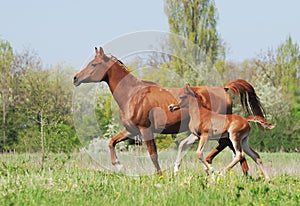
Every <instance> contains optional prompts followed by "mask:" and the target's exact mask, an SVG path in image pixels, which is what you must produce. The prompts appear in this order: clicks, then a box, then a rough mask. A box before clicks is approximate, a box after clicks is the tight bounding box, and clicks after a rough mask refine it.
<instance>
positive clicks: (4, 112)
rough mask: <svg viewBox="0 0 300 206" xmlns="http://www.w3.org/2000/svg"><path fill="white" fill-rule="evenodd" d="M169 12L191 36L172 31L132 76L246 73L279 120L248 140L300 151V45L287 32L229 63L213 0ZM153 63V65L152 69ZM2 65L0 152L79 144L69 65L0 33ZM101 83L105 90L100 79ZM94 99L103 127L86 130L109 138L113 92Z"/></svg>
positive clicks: (216, 78) (203, 77) (217, 79)
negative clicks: (272, 44) (18, 48)
mask: <svg viewBox="0 0 300 206" xmlns="http://www.w3.org/2000/svg"><path fill="white" fill-rule="evenodd" d="M165 13H166V15H167V16H168V18H169V25H170V31H171V32H172V33H174V34H176V35H179V36H181V37H183V38H184V39H185V40H187V41H179V40H178V38H177V39H176V37H175V36H174V37H173V36H170V38H169V39H168V40H167V41H165V42H162V43H161V44H162V45H161V46H162V47H164V48H167V49H169V51H170V52H169V54H175V55H168V54H158V55H155V56H151V57H150V58H149V61H148V62H147V66H146V68H147V69H146V70H145V71H143V72H136V73H134V72H133V73H134V74H135V76H137V78H142V79H147V80H150V81H155V82H156V83H158V84H160V85H162V86H169V87H181V86H183V84H184V83H185V82H186V81H188V82H189V83H190V84H192V85H222V84H225V83H227V82H229V81H231V80H234V79H245V80H246V81H249V82H250V83H251V84H252V85H253V86H254V88H255V90H256V92H257V94H258V96H259V97H260V100H261V101H262V104H263V106H264V108H265V110H266V114H267V118H268V120H269V121H271V122H273V123H275V124H276V127H275V129H273V130H272V131H269V132H261V131H259V130H258V129H253V130H252V133H251V138H250V145H252V146H253V147H254V148H257V149H259V150H262V151H272V152H273V151H287V152H291V151H294V150H295V149H300V90H299V88H300V49H299V45H298V44H297V43H296V42H293V40H292V38H291V37H289V36H288V37H287V39H286V41H284V42H282V43H281V44H280V45H278V47H277V48H275V49H274V50H268V51H265V52H263V53H261V54H260V55H259V56H257V57H255V58H252V59H249V60H245V61H243V62H228V61H226V50H227V48H226V46H225V44H224V42H223V40H222V39H221V37H220V34H219V33H218V31H217V29H216V28H217V20H218V19H217V16H218V15H217V9H216V7H215V5H214V1H213V0H191V1H183V0H167V1H165ZM187 42H188V43H187ZM199 48H200V49H199ZM160 55H161V56H160ZM182 57H184V58H182ZM141 62H145V61H144V60H143V61H138V60H136V61H135V62H132V63H131V64H128V65H127V66H128V68H129V69H132V70H136V69H137V68H140V67H143V65H142V63H141ZM149 65H150V66H152V67H153V68H154V69H155V70H152V71H147V70H149V69H148V68H149ZM0 71H1V74H0V107H1V110H0V115H1V127H0V151H17V152H38V151H42V152H43V153H44V152H66V153H70V152H72V151H74V150H75V149H78V148H80V147H82V144H81V143H82V142H81V141H80V140H79V138H78V136H77V135H76V131H75V128H74V123H73V116H72V98H73V91H74V87H73V85H72V82H71V80H72V77H73V75H74V73H75V71H74V69H72V67H69V66H66V65H56V66H52V67H51V68H45V67H44V66H43V64H42V62H41V60H40V59H39V58H38V55H36V54H35V53H33V52H31V51H26V50H25V51H22V52H20V53H18V52H14V51H13V48H12V47H11V45H10V43H9V42H7V41H5V40H1V39H0ZM170 71H171V72H170ZM176 78H177V79H176ZM100 87H101V91H104V90H105V91H107V87H105V86H104V85H103V84H101V86H100ZM233 98H234V99H235V104H234V105H235V108H234V113H237V114H240V115H245V113H244V112H243V111H242V110H241V108H240V107H239V106H238V105H240V103H239V102H238V101H239V98H236V97H233ZM95 102H96V104H95V116H96V118H97V122H98V126H99V128H100V130H101V132H102V133H101V134H94V133H93V132H92V131H89V125H90V124H89V122H90V119H89V117H87V118H86V119H82V121H83V124H84V125H86V130H85V131H83V132H85V134H86V135H87V136H89V137H90V139H93V138H97V137H98V136H100V135H101V137H104V138H111V137H112V136H113V135H114V134H115V133H116V132H117V131H119V129H120V128H121V127H122V126H121V125H120V123H119V121H118V112H117V106H116V105H115V103H114V100H113V99H112V96H111V94H110V93H109V92H104V93H100V94H99V95H97V98H96V100H95ZM81 132H82V131H81ZM157 140H158V141H157V143H158V147H159V148H163V147H165V146H166V145H169V144H170V143H172V141H173V139H172V138H171V137H170V136H168V137H167V138H166V137H165V136H163V135H158V137H157ZM84 145H85V142H84Z"/></svg>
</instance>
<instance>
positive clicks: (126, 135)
mask: <svg viewBox="0 0 300 206" xmlns="http://www.w3.org/2000/svg"><path fill="white" fill-rule="evenodd" d="M131 136H132V135H131V133H129V132H128V131H127V130H125V129H124V130H123V131H121V132H119V133H118V134H117V135H116V136H114V137H113V138H112V139H111V140H110V142H109V150H110V157H111V163H112V164H113V165H114V166H116V167H117V169H118V170H120V169H121V167H122V166H121V164H120V162H119V161H118V158H117V154H116V149H115V147H116V144H117V143H119V142H122V141H124V140H126V139H128V138H129V137H131Z"/></svg>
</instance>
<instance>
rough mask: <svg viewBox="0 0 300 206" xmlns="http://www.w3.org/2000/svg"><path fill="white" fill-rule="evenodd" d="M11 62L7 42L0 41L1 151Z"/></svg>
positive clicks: (4, 139) (5, 134) (4, 140)
mask: <svg viewBox="0 0 300 206" xmlns="http://www.w3.org/2000/svg"><path fill="white" fill-rule="evenodd" d="M12 61H13V50H12V47H11V45H10V43H9V42H8V41H5V40H1V39H0V97H1V100H0V102H1V105H2V128H1V130H2V138H1V142H0V149H1V150H3V149H4V147H5V146H6V143H7V142H6V141H7V108H8V106H9V101H10V98H9V96H10V92H11V89H10V86H11V76H10V74H11V72H10V71H11V63H12Z"/></svg>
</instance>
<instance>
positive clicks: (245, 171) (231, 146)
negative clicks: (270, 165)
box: [220, 138, 249, 176]
mask: <svg viewBox="0 0 300 206" xmlns="http://www.w3.org/2000/svg"><path fill="white" fill-rule="evenodd" d="M223 139H226V140H227V142H226V144H227V145H228V147H229V148H230V149H231V150H232V152H233V153H234V154H235V150H234V148H233V145H232V142H231V141H230V139H227V138H223ZM220 140H221V139H220ZM240 164H241V167H242V171H243V173H244V175H246V176H247V175H248V171H249V167H248V164H247V161H246V158H245V157H242V159H241V160H240Z"/></svg>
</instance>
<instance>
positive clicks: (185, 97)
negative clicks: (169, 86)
mask: <svg viewBox="0 0 300 206" xmlns="http://www.w3.org/2000/svg"><path fill="white" fill-rule="evenodd" d="M176 100H177V104H176V103H175V104H170V105H169V106H168V108H169V110H170V111H171V112H174V111H176V110H179V109H181V108H186V107H189V104H190V100H196V99H195V93H194V92H193V90H192V89H191V87H190V84H188V83H187V84H186V85H185V87H183V89H182V90H181V91H180V93H179V95H178V96H177V97H176Z"/></svg>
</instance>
